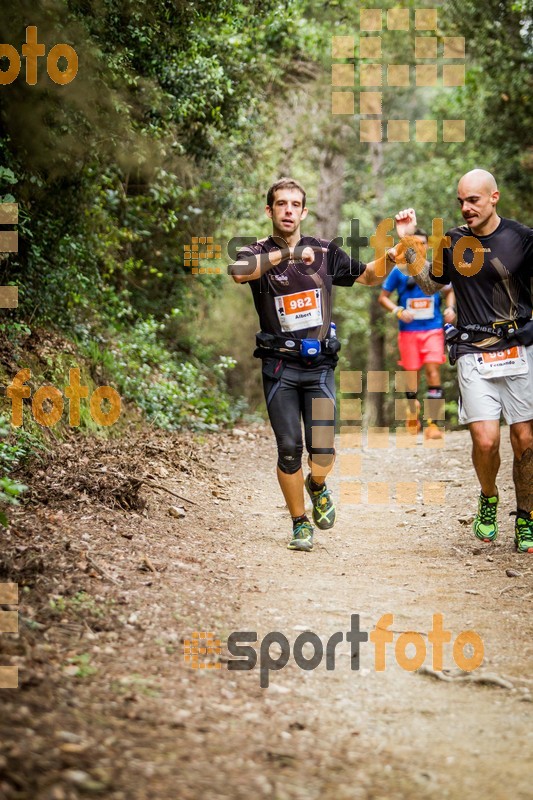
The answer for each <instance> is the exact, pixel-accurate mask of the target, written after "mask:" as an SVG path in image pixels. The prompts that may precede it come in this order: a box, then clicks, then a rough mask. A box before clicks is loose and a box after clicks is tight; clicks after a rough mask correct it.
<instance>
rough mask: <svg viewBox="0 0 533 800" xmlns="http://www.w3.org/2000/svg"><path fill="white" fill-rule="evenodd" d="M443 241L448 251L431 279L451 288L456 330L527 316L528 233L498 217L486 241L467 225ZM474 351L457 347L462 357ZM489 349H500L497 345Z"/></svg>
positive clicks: (532, 259) (531, 244)
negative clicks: (495, 225)
mask: <svg viewBox="0 0 533 800" xmlns="http://www.w3.org/2000/svg"><path fill="white" fill-rule="evenodd" d="M446 236H449V237H450V239H451V246H450V247H447V248H445V249H444V250H443V264H442V274H440V270H438V269H437V268H436V266H435V264H433V265H432V269H431V272H430V277H431V278H433V280H434V281H436V282H437V283H442V284H446V283H451V284H452V286H453V289H454V292H455V297H456V300H457V316H458V319H457V324H458V326H459V327H461V326H464V325H476V324H477V325H491V324H492V323H493V322H495V321H496V320H509V319H528V318H530V317H531V313H532V280H533V231H532V230H531V228H528V227H527V226H526V225H522V224H521V223H520V222H516V221H515V220H512V219H504V218H503V217H502V218H501V219H500V223H499V225H498V227H497V228H496V230H495V231H493V232H492V233H491V234H489V235H488V236H475V234H474V233H473V232H472V231H471V230H470V228H469V227H468V226H467V225H461V226H459V227H457V228H452V230H449V231H447V233H446ZM466 237H470V238H468V239H467V238H466ZM476 349H477V348H476V347H475V346H473V345H461V346H460V352H461V353H463V352H469V351H475V350H476ZM489 349H496V350H497V349H501V344H496V345H493V346H492V347H491V348H489Z"/></svg>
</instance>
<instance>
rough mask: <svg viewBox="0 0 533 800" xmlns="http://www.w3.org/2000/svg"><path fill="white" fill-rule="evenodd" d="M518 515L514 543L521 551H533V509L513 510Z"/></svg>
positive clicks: (514, 514)
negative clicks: (528, 510) (529, 510)
mask: <svg viewBox="0 0 533 800" xmlns="http://www.w3.org/2000/svg"><path fill="white" fill-rule="evenodd" d="M511 513H512V514H513V516H516V522H515V526H514V543H515V547H516V549H517V550H518V552H519V553H533V511H531V512H530V513H529V514H528V513H527V511H521V510H520V509H518V511H513V512H511Z"/></svg>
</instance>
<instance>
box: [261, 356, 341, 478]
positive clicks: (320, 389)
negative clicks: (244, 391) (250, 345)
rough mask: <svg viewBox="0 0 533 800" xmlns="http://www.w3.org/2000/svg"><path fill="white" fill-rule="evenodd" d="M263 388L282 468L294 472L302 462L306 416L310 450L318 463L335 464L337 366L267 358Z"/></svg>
mask: <svg viewBox="0 0 533 800" xmlns="http://www.w3.org/2000/svg"><path fill="white" fill-rule="evenodd" d="M263 389H264V392H265V400H266V405H267V410H268V416H269V418H270V422H271V425H272V428H273V430H274V434H275V436H276V442H277V445H278V466H279V468H280V470H281V471H282V472H286V473H288V474H292V473H295V472H298V470H299V469H300V467H301V465H302V452H303V441H302V423H301V421H302V419H303V422H304V429H305V446H306V449H307V452H308V453H309V454H310V455H311V456H312V459H313V461H315V462H316V463H317V464H321V465H323V466H328V465H329V464H331V460H332V456H333V455H334V454H335V448H334V436H335V375H334V371H333V368H332V367H330V366H325V365H324V366H321V367H316V368H309V367H300V366H298V365H297V364H296V365H295V364H292V363H288V362H286V361H283V360H282V359H280V358H265V359H264V360H263ZM313 401H315V402H313Z"/></svg>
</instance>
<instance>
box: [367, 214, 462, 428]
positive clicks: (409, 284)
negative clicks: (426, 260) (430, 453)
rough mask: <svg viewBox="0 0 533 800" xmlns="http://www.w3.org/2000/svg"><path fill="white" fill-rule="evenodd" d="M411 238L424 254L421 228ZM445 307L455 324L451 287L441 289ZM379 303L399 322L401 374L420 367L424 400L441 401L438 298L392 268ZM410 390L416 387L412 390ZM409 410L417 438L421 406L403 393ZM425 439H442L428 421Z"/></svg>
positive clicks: (443, 358) (425, 242)
mask: <svg viewBox="0 0 533 800" xmlns="http://www.w3.org/2000/svg"><path fill="white" fill-rule="evenodd" d="M414 236H416V238H417V239H419V240H420V241H421V242H422V244H423V246H424V248H425V250H424V253H425V252H426V251H427V245H428V237H427V233H426V232H425V231H424V230H422V228H417V229H416V231H415V233H414ZM393 292H396V293H397V295H398V305H396V304H395V303H393V302H392V300H390V299H389V298H390V296H391V294H392V293H393ZM442 294H443V296H444V298H445V302H446V307H445V309H444V321H445V322H450V323H451V322H454V321H455V296H454V294H453V289H452V287H451V286H445V287H444V289H442ZM378 302H379V303H380V304H381V305H382V306H383V308H385V309H386V310H387V311H389V312H390V313H391V314H394V316H395V317H397V319H398V323H399V332H398V350H399V351H400V361H399V362H398V363H399V364H400V366H402V367H403V369H404V370H407V371H409V372H417V373H418V372H419V371H420V370H421V369H422V367H424V371H425V374H426V384H427V398H428V399H430V400H442V398H443V397H444V393H443V391H442V385H441V381H440V365H441V364H443V363H444V362H445V361H446V356H445V355H444V331H443V329H442V325H443V313H442V312H441V308H440V296H439V295H437V296H436V297H434V296H433V295H430V296H428V295H426V294H424V292H423V291H422V290H421V289H420V287H419V286H418V285H417V283H416V281H415V279H414V278H413V277H412V276H411V275H404V274H403V272H402V271H401V270H400V269H399V268H398V267H395V268H394V269H393V270H392V272H391V273H390V274H389V275H387V277H386V278H385V280H384V281H383V288H382V290H381V294H380V295H379V297H378ZM412 388H413V389H414V388H415V387H412ZM405 395H406V397H407V402H408V406H409V411H408V415H407V421H406V428H407V430H408V431H409V433H412V434H414V435H416V434H417V433H418V431H419V430H420V429H421V427H422V426H421V423H420V419H419V412H420V403H419V401H418V400H417V392H416V391H409V392H406V393H405ZM424 438H425V439H442V432H441V431H440V429H439V428H438V426H437V425H436V424H435V422H433V421H432V420H431V419H428V421H427V425H426V427H425V428H424Z"/></svg>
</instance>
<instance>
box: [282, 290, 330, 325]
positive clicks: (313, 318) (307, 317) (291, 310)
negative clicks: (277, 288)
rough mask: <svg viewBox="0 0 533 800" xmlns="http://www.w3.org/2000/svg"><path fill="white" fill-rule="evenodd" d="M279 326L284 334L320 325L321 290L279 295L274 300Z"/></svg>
mask: <svg viewBox="0 0 533 800" xmlns="http://www.w3.org/2000/svg"><path fill="white" fill-rule="evenodd" d="M274 299H275V301H276V312H277V314H278V319H279V324H280V325H281V330H282V331H283V332H284V333H289V332H290V331H299V330H303V329H304V328H316V327H318V326H319V325H322V294H321V289H308V290H307V291H304V292H295V293H294V294H285V295H280V296H278V297H275V298H274Z"/></svg>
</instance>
